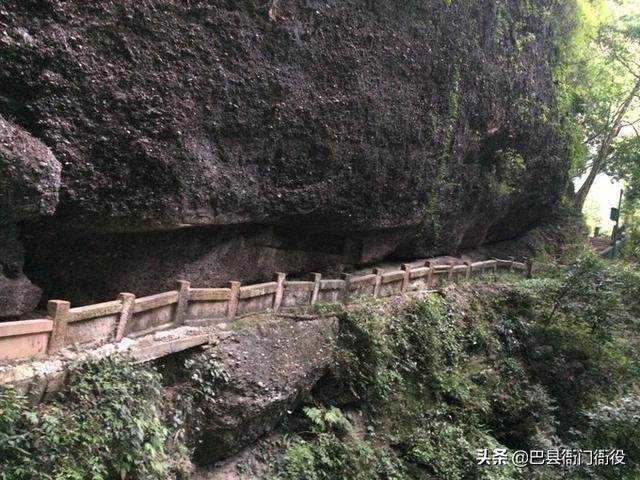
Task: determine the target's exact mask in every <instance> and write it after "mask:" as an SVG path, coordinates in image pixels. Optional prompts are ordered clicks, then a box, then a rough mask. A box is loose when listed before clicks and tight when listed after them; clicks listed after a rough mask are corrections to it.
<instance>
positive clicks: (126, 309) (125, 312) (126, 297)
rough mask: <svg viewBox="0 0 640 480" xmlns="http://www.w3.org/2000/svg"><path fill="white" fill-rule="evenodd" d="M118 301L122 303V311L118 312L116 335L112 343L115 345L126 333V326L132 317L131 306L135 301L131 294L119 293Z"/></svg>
mask: <svg viewBox="0 0 640 480" xmlns="http://www.w3.org/2000/svg"><path fill="white" fill-rule="evenodd" d="M118 300H120V302H122V310H121V311H120V317H119V318H118V325H117V326H116V333H115V337H114V341H115V342H116V343H117V342H119V341H120V340H122V339H123V338H124V333H125V332H126V331H127V325H128V324H129V322H130V321H131V318H132V317H133V305H134V302H135V300H136V296H135V295H134V294H133V293H119V294H118Z"/></svg>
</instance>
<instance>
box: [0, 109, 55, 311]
mask: <svg viewBox="0 0 640 480" xmlns="http://www.w3.org/2000/svg"><path fill="white" fill-rule="evenodd" d="M60 172H61V165H60V163H59V162H58V161H57V160H56V158H55V157H54V156H53V153H51V150H49V148H47V147H46V146H45V145H44V144H43V143H42V142H41V141H39V140H38V139H36V138H34V137H33V136H31V135H30V134H29V133H28V132H26V131H24V130H23V129H21V128H20V127H18V126H16V125H14V124H13V123H11V122H9V121H7V120H5V119H4V118H2V117H0V319H2V318H18V317H20V316H22V315H23V314H25V313H27V312H30V311H32V310H33V309H34V308H35V307H36V306H37V304H38V301H39V299H40V294H41V291H40V289H39V288H38V287H36V286H35V285H33V284H32V283H31V281H30V280H29V279H28V278H27V277H26V276H25V275H24V273H23V271H22V269H23V260H24V259H23V255H24V252H23V249H22V246H21V244H20V243H19V241H18V236H19V229H18V226H17V224H16V223H17V222H18V221H21V220H26V219H33V218H37V217H39V216H42V215H51V214H53V213H54V212H55V209H56V205H57V204H58V191H59V189H60Z"/></svg>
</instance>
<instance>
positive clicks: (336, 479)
mask: <svg viewBox="0 0 640 480" xmlns="http://www.w3.org/2000/svg"><path fill="white" fill-rule="evenodd" d="M486 280H487V279H485V280H483V281H482V283H468V284H463V285H458V286H452V287H449V288H447V289H446V290H445V291H444V292H443V293H442V294H433V293H432V294H428V295H425V296H422V297H416V298H414V299H407V300H404V301H397V300H396V301H392V302H382V301H368V302H363V303H360V304H357V305H355V306H350V307H349V308H348V309H346V310H343V311H342V312H339V313H338V315H339V317H340V322H339V334H338V336H337V341H336V344H335V348H334V354H335V363H334V366H333V369H332V371H331V372H330V374H327V376H326V378H325V379H324V380H323V381H322V382H321V383H320V384H319V385H318V386H317V387H316V389H315V391H314V395H312V396H310V397H309V398H308V399H307V400H306V401H305V403H304V406H303V408H302V409H301V411H300V412H299V414H297V415H296V414H294V415H291V416H290V417H289V420H288V421H287V422H286V424H285V425H284V426H283V428H282V433H283V435H280V436H278V438H279V439H280V440H277V441H275V442H270V443H268V444H267V450H268V451H266V452H265V455H264V456H263V460H264V462H265V463H266V464H268V465H269V469H270V478H271V479H272V480H341V479H344V480H347V479H348V480H374V479H380V480H383V479H393V480H405V479H447V480H449V479H451V480H456V479H459V480H462V479H490V480H500V479H520V478H523V479H559V478H571V479H591V478H594V479H595V478H598V479H600V478H603V479H608V478H611V479H620V478H622V479H633V478H639V475H640V467H639V465H638V460H639V459H640V441H639V440H638V437H637V434H636V433H637V431H638V429H639V428H640V395H639V392H638V379H639V378H640V355H639V354H638V331H639V329H640V326H639V325H638V312H639V311H640V303H639V300H638V299H640V272H639V271H638V270H637V269H636V268H635V267H633V266H630V265H629V264H609V263H604V262H602V261H601V260H599V259H597V258H594V257H591V256H585V257H582V258H580V259H579V260H577V261H575V262H573V263H572V264H571V265H569V266H565V267H559V266H555V265H549V266H548V267H546V268H545V269H544V270H543V271H539V273H538V278H535V279H530V280H525V281H522V280H518V281H516V280H514V281H513V282H509V283H500V284H496V283H491V282H489V283H487V282H486ZM181 368H182V369H183V370H180V371H181V372H183V371H184V372H189V374H190V376H189V378H183V379H182V380H180V382H178V383H177V384H176V381H175V380H176V379H169V378H164V383H165V384H166V383H167V382H168V383H169V384H170V385H171V386H170V387H169V386H163V379H162V378H161V376H160V375H159V374H158V373H157V372H156V371H154V370H152V369H149V368H142V367H136V366H133V365H131V364H130V363H127V362H126V361H123V360H122V359H107V360H101V361H98V362H93V363H89V364H85V365H82V366H80V367H79V368H78V369H77V370H75V371H74V372H72V374H71V379H70V381H69V382H68V383H67V385H66V386H65V387H64V389H63V391H62V392H61V394H60V395H59V396H58V397H56V398H55V399H54V400H53V401H52V402H50V403H48V404H42V405H39V406H36V407H34V406H30V405H29V404H28V403H27V402H26V400H25V399H24V398H22V397H21V396H20V395H18V394H17V393H16V392H15V391H12V390H8V389H3V390H0V479H1V480H23V479H24V480H27V479H29V480H31V479H34V480H41V479H43V480H44V479H56V480H66V479H71V480H74V479H168V478H188V475H189V465H187V464H188V463H189V462H188V458H187V457H188V453H189V447H190V446H191V447H193V445H190V441H192V440H191V438H196V436H192V434H193V432H190V431H189V429H194V428H195V429H196V430H197V428H198V420H199V418H200V417H201V416H202V410H201V406H202V405H204V404H205V403H206V402H211V401H215V400H214V397H215V396H216V395H217V386H218V385H219V384H220V382H227V381H231V382H232V381H233V379H229V378H228V375H227V374H226V372H224V371H223V370H220V369H219V367H218V365H217V364H216V363H215V361H214V360H213V359H212V357H210V356H208V355H206V354H205V353H203V354H200V355H199V356H197V357H193V358H191V357H189V358H187V359H186V360H185V365H182V366H181ZM168 376H170V373H169V372H165V377H168ZM494 448H506V449H509V451H510V452H513V451H514V450H517V449H521V450H548V449H559V450H561V449H572V450H596V449H601V450H623V451H624V452H625V464H624V465H620V466H618V467H615V468H614V467H611V466H606V467H589V466H582V467H571V468H567V469H563V467H559V466H535V467H529V468H524V469H516V468H515V467H513V466H510V465H508V464H507V465H479V464H478V461H477V455H478V449H487V450H488V451H489V452H491V451H492V450H493V449H494ZM247 478H264V477H263V476H260V477H251V476H250V474H249V477H247Z"/></svg>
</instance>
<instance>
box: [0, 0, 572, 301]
mask: <svg viewBox="0 0 640 480" xmlns="http://www.w3.org/2000/svg"><path fill="white" fill-rule="evenodd" d="M565 3H566V2H562V1H551V2H549V1H543V0H529V1H516V0H472V1H465V2H459V1H454V2H447V1H444V0H421V1H418V0H412V1H408V2H401V3H400V4H398V2H384V1H378V0H371V1H367V2H361V1H356V0H348V1H344V0H329V1H323V2H317V1H308V2H298V1H290V0H274V1H273V2H263V1H253V0H243V1H221V2H208V1H197V0H196V1H190V2H177V1H171V0H166V1H162V2H155V1H149V0H144V1H135V2H134V1H130V0H126V1H118V2H116V1H104V2H99V3H95V2H94V3H92V4H91V5H85V4H83V3H78V2H63V1H59V0H31V1H26V2H25V1H18V0H8V1H5V2H3V3H2V6H0V27H2V28H1V30H2V31H3V32H4V33H3V35H2V37H0V55H2V58H3V62H2V65H0V114H2V115H5V116H7V117H9V118H11V119H13V120H14V121H15V123H16V124H17V125H19V126H20V127H21V128H23V129H25V130H26V131H28V132H29V133H30V134H31V135H33V136H34V137H36V138H38V139H39V140H41V141H42V142H43V143H44V144H45V145H46V146H47V147H48V148H50V149H51V151H52V152H53V154H54V156H55V157H56V159H57V160H58V161H59V162H60V163H61V164H62V165H63V172H62V186H61V188H60V192H59V193H60V203H59V205H58V207H57V210H56V213H55V215H54V216H53V217H52V218H50V219H47V220H42V221H32V222H31V223H29V224H28V225H26V227H25V228H24V229H23V232H24V237H25V240H26V247H27V267H26V269H27V273H28V275H29V276H30V277H31V278H32V279H33V280H35V281H36V283H38V284H39V285H40V286H42V287H43V288H44V289H45V293H46V295H47V296H51V295H56V296H66V297H68V298H71V299H72V300H74V301H78V302H84V301H91V300H96V299H98V298H104V297H108V296H111V295H112V294H114V293H115V292H117V291H118V290H123V289H129V290H135V291H136V293H140V294H143V293H149V292H152V291H157V290H158V289H160V288H166V287H168V286H169V285H170V284H172V282H173V281H174V280H175V277H176V276H178V275H181V276H185V277H189V278H190V279H191V280H193V281H195V282H196V283H198V282H199V283H209V284H210V283H215V282H221V281H224V280H226V279H229V278H230V277H236V278H238V279H241V280H255V279H258V278H264V277H265V276H266V275H268V274H270V273H271V272H272V271H274V270H276V269H280V270H285V269H286V270H289V271H305V270H310V269H312V268H318V267H319V266H322V265H326V264H330V263H332V264H338V263H343V262H350V263H359V262H364V261H370V260H372V259H375V258H379V257H381V256H384V255H387V254H398V255H403V256H417V255H422V254H428V253H435V252H452V251H454V250H457V249H461V248H466V247H473V246H476V245H479V244H482V243H486V242H489V241H496V240H502V239H506V238H511V237H513V236H515V235H517V234H519V233H522V232H524V231H526V230H527V229H529V228H531V227H533V226H535V225H537V224H539V223H540V222H541V221H542V220H543V219H544V217H545V215H547V214H548V212H550V211H551V210H552V209H553V208H554V206H555V205H556V203H557V201H558V198H559V196H560V195H561V193H562V191H563V189H564V187H565V183H566V171H567V165H566V162H565V151H564V147H563V146H562V141H561V140H562V139H561V138H559V135H558V134H557V131H556V127H555V124H556V123H557V114H556V113H555V107H554V93H553V84H552V81H551V72H552V69H553V65H554V62H555V52H554V44H555V43H556V41H557V40H558V39H559V37H560V36H561V35H563V34H564V32H560V31H559V28H560V27H558V25H557V23H558V21H559V20H558V19H563V18H564V11H563V9H564V4H565ZM561 4H562V5H561ZM563 28H564V27H563ZM231 225H234V226H233V227H232V226H231ZM187 226H190V227H194V228H191V229H187V230H186V231H183V232H177V231H176V230H177V229H178V228H182V227H187ZM141 232H145V233H141ZM140 258H142V260H141V261H138V259H140ZM158 258H162V259H163V260H162V262H163V265H162V267H161V268H158V265H157V259H158ZM237 258H242V261H229V260H228V259H237ZM69 266H71V272H69ZM98 272H99V275H98ZM79 285H80V286H79ZM87 286H90V288H89V287H87Z"/></svg>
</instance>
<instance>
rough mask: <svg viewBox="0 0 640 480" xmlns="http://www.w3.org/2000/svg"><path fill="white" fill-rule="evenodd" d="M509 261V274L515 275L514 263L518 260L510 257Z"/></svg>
mask: <svg viewBox="0 0 640 480" xmlns="http://www.w3.org/2000/svg"><path fill="white" fill-rule="evenodd" d="M509 261H510V262H511V263H509V273H513V263H514V262H515V261H516V259H515V258H513V257H509Z"/></svg>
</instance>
